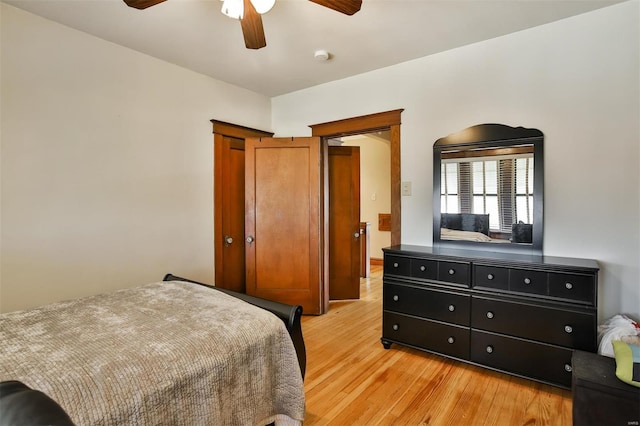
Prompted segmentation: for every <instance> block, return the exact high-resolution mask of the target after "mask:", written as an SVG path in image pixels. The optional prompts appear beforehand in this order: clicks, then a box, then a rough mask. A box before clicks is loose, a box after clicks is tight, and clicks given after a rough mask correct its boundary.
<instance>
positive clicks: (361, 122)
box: [309, 109, 404, 137]
mask: <svg viewBox="0 0 640 426" xmlns="http://www.w3.org/2000/svg"><path fill="white" fill-rule="evenodd" d="M402 111H404V109H394V110H392V111H385V112H379V113H376V114H369V115H362V116H360V117H353V118H346V119H343V120H337V121H330V122H327V123H319V124H311V125H309V127H311V135H312V136H320V137H327V136H332V137H343V136H351V135H359V134H362V133H365V132H366V133H370V132H374V131H376V130H383V129H388V128H389V127H391V126H394V125H397V126H399V125H400V114H402Z"/></svg>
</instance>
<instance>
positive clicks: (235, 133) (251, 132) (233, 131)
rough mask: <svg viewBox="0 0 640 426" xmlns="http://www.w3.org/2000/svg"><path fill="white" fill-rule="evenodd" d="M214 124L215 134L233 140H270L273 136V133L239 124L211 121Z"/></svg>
mask: <svg viewBox="0 0 640 426" xmlns="http://www.w3.org/2000/svg"><path fill="white" fill-rule="evenodd" d="M211 124H213V133H214V134H220V135H224V136H230V137H232V138H238V139H246V138H270V137H272V136H273V133H271V132H265V131H264V130H258V129H252V128H251V127H245V126H239V125H237V124H232V123H227V122H225V121H219V120H211Z"/></svg>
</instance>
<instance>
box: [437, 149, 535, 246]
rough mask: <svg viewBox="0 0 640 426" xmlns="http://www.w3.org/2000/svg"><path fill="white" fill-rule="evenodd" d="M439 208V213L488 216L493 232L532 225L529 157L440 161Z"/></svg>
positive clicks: (531, 175)
mask: <svg viewBox="0 0 640 426" xmlns="http://www.w3.org/2000/svg"><path fill="white" fill-rule="evenodd" d="M440 206H441V210H442V213H473V214H488V215H489V229H490V230H491V231H494V232H503V233H508V234H510V233H511V227H512V225H513V224H514V223H520V222H522V223H528V224H530V223H533V153H526V154H516V155H504V156H498V157H496V156H492V157H491V159H488V158H486V157H485V158H473V159H469V158H448V159H443V161H442V167H441V204H440Z"/></svg>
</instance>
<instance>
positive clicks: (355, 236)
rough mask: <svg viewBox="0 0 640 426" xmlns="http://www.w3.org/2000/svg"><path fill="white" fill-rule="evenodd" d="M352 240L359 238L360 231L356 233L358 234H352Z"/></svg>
mask: <svg viewBox="0 0 640 426" xmlns="http://www.w3.org/2000/svg"><path fill="white" fill-rule="evenodd" d="M353 238H355V239H358V238H360V231H358V232H354V233H353Z"/></svg>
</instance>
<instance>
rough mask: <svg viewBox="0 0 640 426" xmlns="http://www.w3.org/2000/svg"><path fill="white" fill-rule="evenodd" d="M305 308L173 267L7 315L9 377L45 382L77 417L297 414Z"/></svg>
mask: <svg viewBox="0 0 640 426" xmlns="http://www.w3.org/2000/svg"><path fill="white" fill-rule="evenodd" d="M301 313H302V309H301V307H299V306H289V305H284V304H280V303H276V302H271V301H266V300H264V299H259V298H255V297H251V296H247V295H243V294H238V293H234V292H230V291H227V290H221V289H217V288H215V287H209V286H206V285H204V284H201V283H197V282H194V281H191V280H186V279H183V278H180V277H176V276H174V275H171V274H167V275H166V276H165V278H164V280H163V281H161V282H157V283H151V284H147V285H143V286H139V287H134V288H129V289H124V290H120V291H116V292H112V293H108V294H102V295H98V296H92V297H87V298H82V299H77V300H71V301H65V302H59V303H54V304H51V305H47V306H43V307H40V308H36V309H30V310H26V311H19V312H11V313H6V314H2V315H0V341H1V342H2V345H1V346H0V382H8V381H18V382H21V383H23V384H25V385H27V386H28V387H30V388H32V389H35V390H38V391H41V392H43V393H44V394H46V395H48V396H49V397H51V398H52V399H53V400H54V401H56V402H57V403H58V404H59V405H60V406H61V407H62V408H63V409H64V410H65V411H66V413H67V414H68V415H69V417H70V418H71V419H72V421H73V422H74V423H75V424H76V425H123V424H139V425H213V424H215V425H266V424H274V423H275V424H276V425H279V424H283V425H289V424H291V425H295V424H298V425H299V424H301V423H302V420H303V418H304V408H305V398H304V388H303V376H304V371H305V364H306V355H305V349H304V340H303V339H302V331H301V328H300V315H301Z"/></svg>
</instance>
